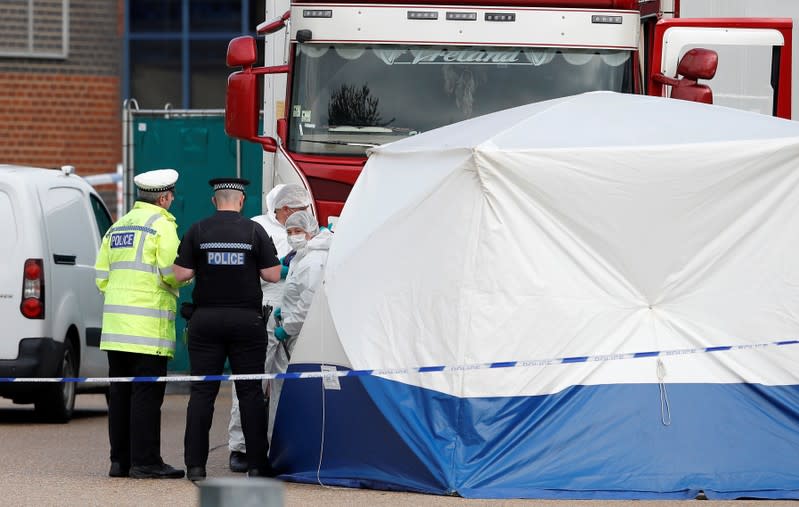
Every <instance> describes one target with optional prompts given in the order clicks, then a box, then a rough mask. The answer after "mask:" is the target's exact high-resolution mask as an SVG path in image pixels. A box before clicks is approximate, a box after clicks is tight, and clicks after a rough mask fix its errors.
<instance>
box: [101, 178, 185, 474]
mask: <svg viewBox="0 0 799 507" xmlns="http://www.w3.org/2000/svg"><path fill="white" fill-rule="evenodd" d="M177 180H178V173H177V171H175V170H173V169H159V170H156V171H149V172H146V173H142V174H139V175H138V176H136V177H135V178H134V180H133V182H134V184H135V185H136V188H137V190H138V200H137V201H136V203H135V204H134V206H133V209H131V210H130V211H129V212H128V214H126V215H125V216H123V217H122V218H120V219H119V220H118V221H117V222H116V223H115V224H114V225H113V226H111V228H110V229H109V230H108V232H106V234H105V237H104V238H103V242H102V245H101V246H100V252H99V253H98V255H97V262H96V264H95V272H96V277H97V280H96V282H97V287H98V288H99V289H100V291H101V292H102V293H103V294H104V296H105V305H104V307H103V331H102V335H101V338H100V349H101V350H105V351H107V352H108V370H109V371H108V372H109V375H110V376H112V377H134V376H146V377H160V376H164V375H166V370H167V361H169V359H171V358H172V357H174V355H175V311H176V299H177V296H178V287H179V286H180V283H179V282H178V281H177V280H176V279H175V275H174V274H173V272H172V263H173V262H174V260H175V256H176V255H177V250H178V244H179V240H178V235H177V225H176V224H175V217H174V216H172V214H171V213H169V211H167V210H168V209H169V206H170V205H171V204H172V201H173V200H174V199H175V183H176V182H177ZM165 388H166V384H165V383H163V382H133V383H120V382H112V383H111V387H110V393H109V404H108V434H109V437H110V441H111V468H110V470H109V472H108V475H109V476H111V477H128V476H130V477H133V478H138V479H145V478H152V479H179V478H181V477H183V470H177V469H175V468H173V467H171V466H169V465H167V464H165V463H164V462H163V460H162V459H161V404H162V403H163V401H164V391H165Z"/></svg>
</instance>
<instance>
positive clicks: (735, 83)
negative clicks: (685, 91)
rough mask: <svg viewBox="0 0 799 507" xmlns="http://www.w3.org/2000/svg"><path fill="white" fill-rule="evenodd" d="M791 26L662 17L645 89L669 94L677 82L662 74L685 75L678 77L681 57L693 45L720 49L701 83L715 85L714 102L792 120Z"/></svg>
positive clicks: (782, 21) (774, 21) (784, 21)
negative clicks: (711, 72) (670, 82)
mask: <svg viewBox="0 0 799 507" xmlns="http://www.w3.org/2000/svg"><path fill="white" fill-rule="evenodd" d="M792 28H793V21H792V20H791V19H790V18H696V19H692V18H683V19H664V20H661V21H659V22H658V23H657V24H656V25H655V34H654V37H653V39H654V40H653V47H652V52H651V55H652V60H651V62H650V66H649V69H651V70H650V75H649V76H648V87H647V93H648V94H649V95H656V96H664V97H668V96H671V93H672V88H673V86H669V85H668V84H666V83H664V81H667V80H664V79H662V77H663V76H665V77H666V78H678V79H681V78H685V76H679V75H677V68H678V64H679V62H680V59H681V58H682V57H683V56H684V55H685V54H686V53H687V52H688V51H689V50H691V49H694V48H703V49H709V50H712V51H715V52H716V53H718V69H717V72H716V73H715V76H714V77H713V78H712V79H709V80H708V81H706V82H704V83H703V84H705V85H708V86H710V88H711V89H712V95H713V103H715V104H719V105H723V106H728V107H734V108H737V109H745V110H749V111H756V112H761V113H765V114H771V115H774V116H779V117H781V118H787V119H790V118H791V57H792V51H793V43H792V37H791V30H792ZM658 75H660V76H658ZM659 77H660V79H659ZM689 77H690V76H689Z"/></svg>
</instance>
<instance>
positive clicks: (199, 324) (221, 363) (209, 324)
mask: <svg viewBox="0 0 799 507" xmlns="http://www.w3.org/2000/svg"><path fill="white" fill-rule="evenodd" d="M188 341H189V344H188V345H189V362H190V363H191V374H192V375H220V374H221V373H222V370H223V368H224V367H225V360H226V359H230V368H231V370H233V373H234V374H255V373H263V372H264V361H265V359H266V326H265V325H264V319H263V316H262V315H261V312H260V311H256V310H254V309H242V308H212V307H200V308H197V310H195V312H194V315H193V316H192V318H191V322H190V323H189V334H188ZM261 382H262V381H260V380H237V381H236V394H237V395H238V399H239V408H240V410H241V427H242V430H243V433H244V443H245V445H246V446H247V462H248V463H247V464H248V465H249V468H251V469H252V468H258V469H264V468H265V467H266V465H267V463H268V458H267V453H268V451H269V442H268V441H267V439H266V429H267V428H266V424H267V420H266V413H265V411H264V392H263V388H262V387H261ZM218 393H219V382H218V381H217V382H192V383H191V395H190V397H189V408H188V411H187V413H186V436H185V439H184V447H185V454H184V459H185V461H186V466H187V467H193V466H205V464H206V462H207V461H208V432H209V431H210V429H211V422H212V419H213V415H214V401H215V400H216V395H217V394H218Z"/></svg>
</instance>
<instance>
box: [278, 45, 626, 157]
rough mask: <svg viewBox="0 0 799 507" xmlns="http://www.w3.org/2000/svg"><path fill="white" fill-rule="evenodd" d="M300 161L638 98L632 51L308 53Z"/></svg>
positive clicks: (301, 69) (302, 71)
mask: <svg viewBox="0 0 799 507" xmlns="http://www.w3.org/2000/svg"><path fill="white" fill-rule="evenodd" d="M297 48H298V49H297V52H296V54H295V60H294V76H293V87H292V88H293V89H292V102H291V106H290V108H289V111H288V119H289V136H288V149H289V150H290V151H294V152H299V153H308V154H319V155H348V156H361V155H364V152H365V150H366V149H367V148H369V147H371V146H377V145H380V144H384V143H388V142H391V141H396V140H398V139H401V138H403V137H407V136H411V135H415V134H418V133H421V132H425V131H428V130H432V129H435V128H437V127H441V126H444V125H448V124H450V123H455V122H458V121H462V120H466V119H469V118H472V117H475V116H480V115H483V114H487V113H492V112H494V111H499V110H501V109H507V108H510V107H515V106H520V105H523V104H528V103H531V102H537V101H541V100H548V99H552V98H557V97H563V96H566V95H573V94H577V93H583V92H588V91H595V90H609V91H616V92H627V93H630V92H632V91H633V68H634V67H633V63H632V62H633V58H632V54H631V52H630V51H626V50H608V49H568V48H567V49H564V48H496V47H492V48H485V47H464V46H450V47H447V46H383V45H380V46H368V45H352V44H347V45H328V44H324V45H322V44H318V45H315V44H298V45H297Z"/></svg>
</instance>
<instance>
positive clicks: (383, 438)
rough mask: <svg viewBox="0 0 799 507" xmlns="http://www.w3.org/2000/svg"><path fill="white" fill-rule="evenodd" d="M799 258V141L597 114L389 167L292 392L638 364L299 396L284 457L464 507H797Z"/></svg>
mask: <svg viewBox="0 0 799 507" xmlns="http://www.w3.org/2000/svg"><path fill="white" fill-rule="evenodd" d="M797 252H799V124H797V123H794V122H790V121H785V120H780V119H776V118H771V117H767V116H761V115H758V114H754V113H747V112H742V111H737V110H732V109H725V108H721V107H714V106H708V105H703V104H696V103H690V102H682V101H677V100H672V99H662V98H653V97H641V96H631V95H619V94H614V93H606V92H596V93H589V94H584V95H578V96H574V97H567V98H563V99H558V100H553V101H548V102H542V103H537V104H531V105H528V106H523V107H519V108H515V109H510V110H506V111H501V112H498V113H495V114H491V115H488V116H484V117H480V118H475V119H472V120H469V121H465V122H462V123H459V124H456V125H452V126H449V127H445V128H442V129H437V130H435V131H432V132H428V133H424V134H421V135H418V136H415V137H412V138H408V139H406V140H403V141H400V142H397V143H393V144H390V145H386V146H382V147H379V148H376V149H374V150H373V151H372V153H371V155H370V158H369V160H368V162H367V164H366V167H365V169H364V171H363V173H362V174H361V176H360V177H359V179H358V181H357V183H356V185H355V187H354V188H353V191H352V193H351V195H350V196H349V198H348V200H347V204H346V206H345V208H344V211H343V213H342V216H341V219H340V221H339V222H338V224H337V227H336V232H335V239H334V241H333V246H332V248H331V251H330V256H329V258H328V264H327V269H326V274H325V282H324V285H323V287H322V288H321V290H319V291H317V293H316V299H315V301H314V303H313V304H312V308H311V311H310V312H309V315H308V318H307V320H306V322H305V325H304V327H303V330H302V333H301V335H300V337H299V340H298V343H297V346H296V348H295V349H294V353H293V356H292V364H291V365H290V367H289V371H290V372H295V373H296V372H302V371H319V369H320V367H322V368H324V367H325V366H324V365H328V367H329V365H334V366H336V367H340V368H348V369H355V370H369V369H378V368H380V369H382V368H396V369H405V368H414V367H419V366H438V365H447V366H459V365H471V364H477V363H481V364H484V363H490V362H513V361H525V360H531V359H533V360H540V359H555V358H575V357H584V356H597V355H613V354H632V353H641V354H639V355H640V357H636V358H634V359H623V360H609V361H575V362H568V363H563V362H559V361H553V362H552V363H550V364H546V365H541V364H537V365H535V366H525V365H522V364H517V365H516V367H514V368H498V369H480V370H465V369H461V370H457V371H436V372H429V373H413V374H392V375H389V376H383V377H376V376H371V375H362V376H354V375H353V376H346V377H341V378H340V379H339V380H340V384H339V381H338V380H337V381H335V382H331V381H330V379H327V380H326V381H325V382H324V383H322V382H321V381H319V380H318V379H317V380H298V381H292V382H288V383H287V384H286V386H285V388H284V391H283V393H282V394H281V398H280V401H279V408H278V417H277V423H276V427H275V432H274V439H273V446H272V448H271V451H270V456H271V458H272V460H273V462H274V464H275V466H277V468H278V469H279V470H281V471H282V472H283V473H284V477H286V478H288V479H291V480H298V481H304V482H317V481H321V482H323V483H324V484H335V485H344V486H360V487H363V486H366V487H376V488H386V489H405V490H410V491H420V492H429V493H439V494H459V495H461V496H465V497H479V498H515V497H522V498H568V499H578V498H628V499H632V498H660V499H678V498H681V499H685V498H694V497H695V496H696V494H697V493H698V492H699V491H704V493H705V494H706V495H707V497H708V498H738V497H757V498H796V499H799V368H797V367H796V365H797V364H799V344H798V343H799V341H797V340H799V255H797ZM776 342H780V343H779V344H777V343H776ZM761 344H768V346H760V345H761ZM727 346H733V347H734V349H732V350H727V349H725V348H724V347H727ZM747 347H749V348H747ZM707 348H711V350H713V351H712V352H711V351H708V350H707ZM683 349H693V353H690V354H679V355H672V354H665V353H661V354H658V353H653V352H652V351H674V350H683ZM356 373H357V372H356Z"/></svg>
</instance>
